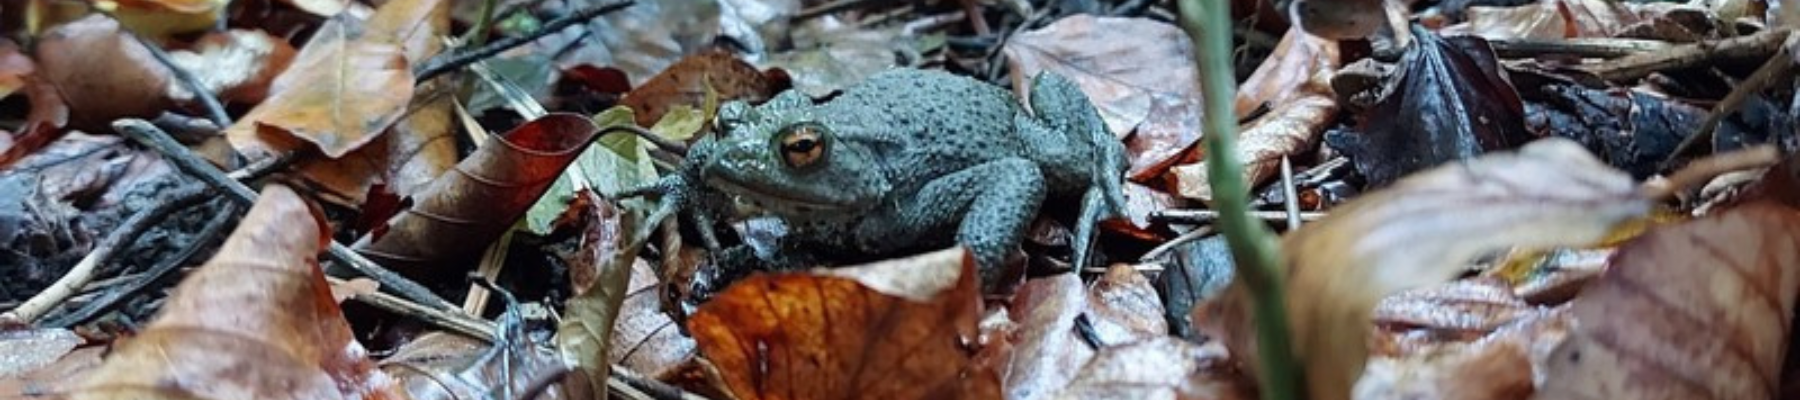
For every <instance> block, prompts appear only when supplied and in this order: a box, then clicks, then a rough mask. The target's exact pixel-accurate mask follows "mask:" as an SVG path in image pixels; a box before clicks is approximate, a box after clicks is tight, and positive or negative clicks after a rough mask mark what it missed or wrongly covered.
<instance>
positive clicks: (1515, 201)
mask: <svg viewBox="0 0 1800 400" xmlns="http://www.w3.org/2000/svg"><path fill="white" fill-rule="evenodd" d="M1636 190H1637V187H1636V184H1634V183H1633V182H1632V180H1631V178H1630V177H1629V176H1626V175H1625V174H1623V173H1621V172H1619V171H1616V170H1613V169H1611V168H1608V167H1607V166H1606V165H1604V164H1601V163H1600V162H1599V161H1598V160H1596V159H1595V158H1594V157H1593V156H1592V155H1590V154H1588V153H1587V152H1586V151H1585V150H1583V149H1582V148H1581V146H1580V145H1578V144H1575V143H1574V142H1570V141H1568V140H1564V139H1555V138H1552V139H1544V140H1540V141H1538V142H1535V143H1532V144H1530V145H1527V146H1525V147H1523V148H1522V149H1520V150H1519V151H1518V152H1517V153H1504V154H1494V155H1489V156H1485V157H1481V158H1476V159H1473V160H1469V161H1465V162H1461V163H1455V164H1449V165H1445V166H1441V167H1438V168H1434V169H1431V170H1429V171H1425V172H1422V173H1419V174H1416V175H1413V176H1410V177H1407V178H1406V179H1402V180H1400V181H1399V182H1396V183H1395V184H1394V185H1393V186H1392V187H1389V188H1388V189H1385V190H1381V191H1377V192H1372V193H1368V194H1365V195H1363V196H1361V197H1358V198H1357V199H1356V200H1354V201H1351V202H1349V203H1345V204H1344V205H1341V206H1338V207H1337V208H1336V209H1334V210H1333V211H1332V213H1331V216H1330V217H1327V218H1325V219H1323V220H1321V221H1319V222H1315V223H1310V224H1307V225H1306V226H1305V227H1303V228H1301V229H1299V230H1297V231H1294V232H1292V233H1290V234H1289V235H1288V236H1287V238H1286V239H1285V240H1284V243H1283V246H1282V247H1283V251H1284V252H1285V253H1286V258H1287V260H1289V263H1290V264H1289V268H1288V271H1287V275H1288V279H1287V286H1288V289H1287V294H1288V308H1289V310H1290V311H1289V312H1290V313H1291V314H1289V319H1290V322H1291V324H1292V325H1291V327H1292V329H1293V332H1294V333H1295V336H1294V338H1295V341H1294V351H1295V353H1296V355H1297V356H1298V357H1300V358H1301V360H1302V362H1303V364H1304V366H1305V369H1306V377H1307V383H1308V385H1309V391H1310V392H1311V394H1312V398H1315V399H1325V400H1339V399H1345V398H1347V397H1348V396H1349V395H1350V388H1351V384H1352V383H1353V382H1355V380H1356V378H1357V376H1358V375H1359V374H1360V373H1361V371H1362V367H1363V362H1364V360H1365V358H1366V356H1367V354H1368V348H1367V347H1366V345H1365V343H1367V338H1368V333H1369V330H1370V322H1371V318H1372V316H1373V309H1374V306H1375V304H1376V302H1377V301H1379V300H1380V299H1382V298H1384V297H1387V295H1388V294H1390V293H1394V292H1397V291H1400V290H1405V289H1409V288H1414V287H1419V286H1424V285H1430V284H1436V283H1441V282H1444V281H1447V280H1449V279H1450V278H1452V277H1455V276H1456V275H1458V274H1460V273H1461V272H1463V271H1464V270H1465V269H1466V268H1467V265H1468V264H1469V263H1470V262H1471V261H1472V260H1474V259H1475V258H1476V257H1477V256H1478V255H1480V254H1484V253H1486V252H1490V251H1494V250H1499V249H1506V248H1508V247H1511V246H1517V247H1520V248H1524V249H1543V248H1549V247H1557V246H1579V245H1584V244H1591V243H1596V242H1599V241H1600V240H1601V239H1603V238H1605V237H1606V235H1607V234H1608V233H1609V232H1610V231H1611V230H1612V229H1614V227H1615V226H1618V225H1619V224H1620V223H1622V222H1625V221H1629V220H1632V219H1633V218H1638V217H1640V216H1643V215H1645V214H1646V213H1647V212H1648V211H1649V209H1650V203H1649V201H1648V200H1645V199H1642V198H1639V197H1638V195H1637V192H1636ZM1471 207H1474V209H1477V210H1479V211H1480V212H1457V211H1456V210H1469V209H1471ZM1245 295H1246V293H1244V291H1243V287H1242V285H1241V281H1240V282H1239V283H1234V284H1233V285H1232V287H1231V289H1230V293H1228V294H1227V295H1226V296H1225V299H1223V300H1222V301H1224V304H1220V305H1217V306H1216V307H1215V308H1213V309H1212V310H1211V311H1210V312H1211V313H1212V314H1213V315H1216V316H1217V317H1213V318H1205V319H1201V318H1196V321H1195V323H1196V324H1197V325H1205V326H1204V327H1203V328H1210V329H1208V330H1209V331H1211V333H1212V334H1213V335H1214V337H1221V338H1223V339H1224V340H1225V341H1226V343H1227V344H1228V345H1230V347H1231V348H1232V349H1233V350H1234V351H1233V354H1241V355H1253V354H1254V353H1253V352H1250V351H1249V349H1253V348H1254V346H1255V345H1254V343H1253V340H1254V338H1253V337H1252V336H1250V335H1249V334H1248V333H1249V332H1250V330H1248V329H1249V328H1250V326H1249V323H1248V320H1247V317H1248V315H1247V314H1245V313H1244V312H1245V309H1243V308H1239V307H1242V306H1247V305H1248V300H1247V299H1246V298H1245V297H1244V296H1245ZM1196 314H1204V313H1202V312H1201V310H1200V309H1198V307H1197V309H1196ZM1247 361H1249V362H1250V365H1252V366H1254V365H1256V362H1257V360H1255V359H1254V358H1252V359H1250V360H1247ZM1251 370H1254V369H1253V368H1252V369H1251Z"/></svg>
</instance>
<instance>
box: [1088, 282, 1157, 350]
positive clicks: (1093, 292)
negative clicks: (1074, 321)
mask: <svg viewBox="0 0 1800 400" xmlns="http://www.w3.org/2000/svg"><path fill="white" fill-rule="evenodd" d="M1088 317H1089V318H1091V319H1092V321H1093V322H1094V333H1096V334H1097V335H1096V336H1098V337H1099V339H1100V340H1101V342H1102V343H1109V344H1116V343H1130V342H1136V341H1139V340H1144V339H1150V338H1154V337H1159V336H1167V335H1168V334H1169V321H1168V320H1166V319H1164V316H1163V304H1162V298H1161V297H1159V296H1157V295H1156V288H1155V287H1153V286H1151V285H1150V278H1147V277H1145V276H1144V273H1142V272H1138V269H1137V267H1134V266H1132V265H1130V264H1113V266H1112V267H1111V268H1107V269H1106V274H1105V275H1101V276H1100V278H1099V279H1096V280H1094V284H1093V287H1092V288H1091V289H1090V290H1089V292H1088Z"/></svg>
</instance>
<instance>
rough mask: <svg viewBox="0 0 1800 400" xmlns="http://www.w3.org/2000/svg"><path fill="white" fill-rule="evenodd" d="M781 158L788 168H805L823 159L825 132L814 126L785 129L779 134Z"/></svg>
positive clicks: (806, 125) (805, 125)
mask: <svg viewBox="0 0 1800 400" xmlns="http://www.w3.org/2000/svg"><path fill="white" fill-rule="evenodd" d="M780 136H781V157H782V159H783V160H785V161H787V165H788V166H789V167H794V168H806V167H807V166H809V165H813V163H817V162H819V160H820V159H821V158H824V157H825V130H824V127H821V126H818V125H815V124H800V125H794V126H790V127H787V128H786V129H783V130H782V132H781V135H780Z"/></svg>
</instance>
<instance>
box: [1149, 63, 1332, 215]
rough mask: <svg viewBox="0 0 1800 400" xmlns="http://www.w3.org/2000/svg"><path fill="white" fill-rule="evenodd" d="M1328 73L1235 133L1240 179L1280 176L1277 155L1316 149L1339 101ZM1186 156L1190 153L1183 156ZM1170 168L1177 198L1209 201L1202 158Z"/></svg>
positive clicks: (1263, 179)
mask: <svg viewBox="0 0 1800 400" xmlns="http://www.w3.org/2000/svg"><path fill="white" fill-rule="evenodd" d="M1328 74H1329V73H1328V72H1327V73H1321V74H1318V75H1315V76H1314V77H1315V78H1314V79H1313V80H1312V81H1309V82H1308V83H1307V84H1306V85H1305V86H1302V87H1299V88H1297V91H1296V93H1298V94H1299V96H1298V97H1292V98H1289V99H1288V100H1286V102H1285V103H1281V104H1280V105H1279V106H1277V108H1276V109H1274V110H1273V111H1270V113H1269V114H1268V115H1264V116H1263V117H1262V118H1257V119H1256V121H1254V122H1251V123H1250V125H1249V126H1246V127H1244V130H1243V131H1242V132H1239V133H1238V146H1237V153H1238V154H1237V159H1238V160H1242V161H1243V163H1244V182H1246V183H1248V184H1250V185H1251V186H1252V187H1254V186H1257V185H1261V184H1263V183H1266V182H1268V181H1269V180H1271V179H1274V178H1276V177H1277V176H1279V175H1281V159H1282V158H1283V157H1292V156H1297V155H1300V154H1304V153H1306V152H1309V151H1313V149H1316V148H1318V144H1319V137H1320V136H1321V134H1323V133H1324V132H1325V128H1326V127H1327V126H1330V125H1331V123H1332V122H1333V121H1335V120H1336V117H1337V113H1338V103H1337V100H1336V99H1333V98H1332V96H1331V89H1330V88H1328V87H1327V86H1326V85H1327V83H1325V82H1324V81H1325V79H1326V76H1328ZM1204 150H1205V147H1203V146H1199V145H1198V144H1197V143H1196V145H1195V146H1194V147H1192V148H1191V149H1190V151H1192V152H1193V153H1194V154H1196V155H1200V154H1203V151H1204ZM1185 158H1189V157H1184V159H1185ZM1191 158H1192V159H1193V160H1192V161H1187V160H1184V161H1186V162H1189V163H1188V164H1185V165H1180V166H1176V167H1175V168H1173V169H1171V170H1170V175H1171V176H1172V177H1173V178H1174V180H1175V184H1174V185H1173V186H1174V188H1175V193H1177V194H1180V195H1181V196H1182V197H1187V198H1190V199H1196V200H1200V201H1206V202H1211V201H1212V199H1213V191H1212V181H1211V180H1210V178H1208V176H1209V175H1210V174H1208V173H1207V171H1206V163H1205V161H1204V159H1205V157H1204V156H1203V155H1202V156H1198V157H1191Z"/></svg>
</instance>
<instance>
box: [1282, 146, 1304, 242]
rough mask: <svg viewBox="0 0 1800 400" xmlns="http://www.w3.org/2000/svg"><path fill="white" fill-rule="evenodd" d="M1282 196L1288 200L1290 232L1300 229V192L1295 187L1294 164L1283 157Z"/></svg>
mask: <svg viewBox="0 0 1800 400" xmlns="http://www.w3.org/2000/svg"><path fill="white" fill-rule="evenodd" d="M1281 195H1282V197H1284V198H1286V200H1287V201H1284V202H1282V203H1284V205H1286V206H1287V226H1288V230H1294V229H1300V190H1299V189H1297V188H1295V187H1294V164H1293V162H1291V161H1288V158H1287V156H1282V157H1281Z"/></svg>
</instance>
